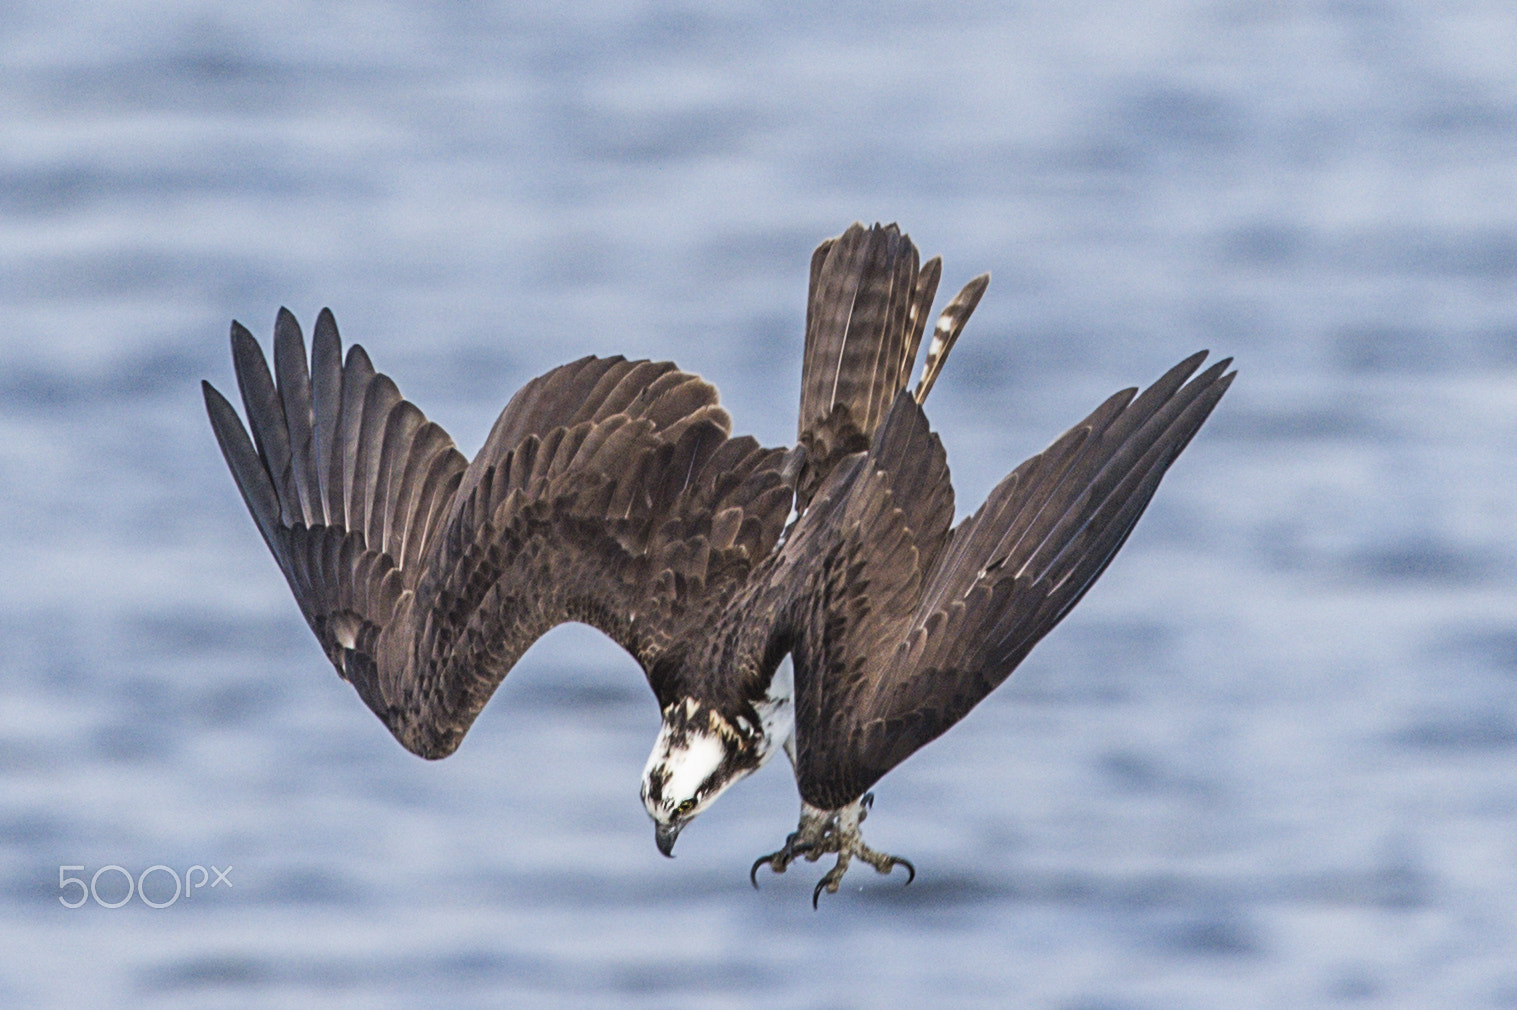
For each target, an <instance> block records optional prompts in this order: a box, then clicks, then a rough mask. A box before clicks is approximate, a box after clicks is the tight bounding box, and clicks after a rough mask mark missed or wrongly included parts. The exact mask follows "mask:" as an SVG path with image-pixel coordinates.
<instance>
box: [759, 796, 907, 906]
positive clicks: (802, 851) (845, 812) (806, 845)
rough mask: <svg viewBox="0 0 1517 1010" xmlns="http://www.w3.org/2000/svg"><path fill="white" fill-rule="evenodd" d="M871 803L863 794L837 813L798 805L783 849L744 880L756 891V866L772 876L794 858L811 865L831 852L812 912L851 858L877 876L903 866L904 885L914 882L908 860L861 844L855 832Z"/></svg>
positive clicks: (840, 878)
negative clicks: (832, 857)
mask: <svg viewBox="0 0 1517 1010" xmlns="http://www.w3.org/2000/svg"><path fill="white" fill-rule="evenodd" d="M873 803H874V793H865V794H864V795H863V796H861V797H859V798H858V799H857V800H854V801H853V802H852V803H850V804H848V805H847V806H845V807H842V808H840V809H838V810H819V809H817V808H816V807H813V806H811V805H810V804H809V803H806V802H805V801H804V800H803V801H801V823H800V824H799V826H797V827H796V829H795V831H793V832H792V833H791V834H790V837H788V838H786V839H785V847H784V848H782V849H780V850H779V851H778V852H771V853H770V854H769V855H767V856H760V857H759V858H758V860H756V861H755V862H754V864H753V869H751V870H749V871H748V879H749V880H751V881H752V882H753V886H754V887H755V888H757V887H758V871H759V867H760V866H764V865H765V864H768V866H769V869H770V870H772V871H773V872H775V873H784V872H785V870H786V869H788V868H789V866H790V864H791V863H793V862H794V861H795V859H796V857H798V856H804V857H806V861H807V862H808V863H814V862H816V861H817V860H818V859H820V858H822V857H823V856H824V855H826V854H827V853H829V852H835V853H837V857H838V861H837V863H836V864H834V865H833V867H832V869H830V870H828V871H827V872H826V874H825V875H823V877H822V879H821V880H820V881H819V882H818V883H817V885H816V890H814V891H812V892H811V907H812V908H815V907H817V901H818V900H819V899H820V898H821V896H822V891H824V890H825V891H826V892H827V893H828V894H836V893H837V890H838V886H839V885H840V884H841V883H842V882H843V874H845V873H847V872H848V866H849V864H850V863H852V862H853V857H854V856H857V857H858V858H860V859H862V860H863V861H864V862H866V863H868V864H869V865H870V866H873V867H874V868H875V870H877V871H878V872H880V873H889V872H890V871H891V870H893V869H895V868H896V867H897V866H904V867H906V873H907V877H906V883H908V884H909V883H911V882H912V881H913V880H915V879H916V875H917V871H916V867H914V866H912V865H911V861H910V860H906V859H901V858H900V857H899V856H892V855H889V854H887V853H884V852H876V851H875V850H873V849H871V848H870V847H869V846H867V845H865V844H864V836H863V834H862V833H861V832H860V831H859V825H860V824H862V823H863V822H864V818H866V817H868V816H869V808H870V806H871V805H873Z"/></svg>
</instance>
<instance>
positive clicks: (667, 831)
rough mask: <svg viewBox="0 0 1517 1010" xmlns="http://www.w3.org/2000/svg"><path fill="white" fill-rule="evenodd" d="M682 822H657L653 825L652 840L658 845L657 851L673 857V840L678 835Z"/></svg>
mask: <svg viewBox="0 0 1517 1010" xmlns="http://www.w3.org/2000/svg"><path fill="white" fill-rule="evenodd" d="M682 827H684V825H682V824H657V823H655V824H654V825H653V842H654V844H655V845H657V846H658V851H660V852H662V853H663V854H664V855H666V856H668V857H669V858H670V859H673V858H674V840H675V839H676V838H678V837H679V832H680V828H682Z"/></svg>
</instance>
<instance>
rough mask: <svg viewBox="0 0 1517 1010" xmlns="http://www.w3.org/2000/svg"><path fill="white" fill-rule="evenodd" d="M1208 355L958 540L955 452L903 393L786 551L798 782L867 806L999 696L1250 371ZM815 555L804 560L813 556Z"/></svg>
mask: <svg viewBox="0 0 1517 1010" xmlns="http://www.w3.org/2000/svg"><path fill="white" fill-rule="evenodd" d="M1203 358H1204V354H1198V355H1194V356H1192V357H1190V358H1188V359H1186V360H1185V361H1182V362H1181V363H1180V364H1178V365H1176V366H1175V367H1174V368H1173V369H1171V370H1170V371H1169V372H1167V373H1165V375H1164V376H1163V377H1161V378H1160V379H1159V380H1158V381H1157V382H1155V383H1154V384H1153V385H1152V386H1150V387H1149V388H1148V389H1147V390H1145V391H1143V392H1142V393H1141V394H1139V393H1137V392H1136V391H1135V390H1124V391H1122V392H1120V393H1117V394H1115V395H1114V396H1112V397H1110V398H1109V399H1107V400H1106V402H1104V403H1103V404H1101V405H1100V406H1099V407H1097V408H1096V410H1095V411H1094V412H1092V413H1091V415H1090V416H1089V417H1087V418H1086V419H1085V420H1084V421H1082V422H1081V423H1080V424H1078V425H1076V426H1075V427H1074V428H1071V429H1070V430H1069V431H1067V432H1065V433H1064V434H1063V435H1061V436H1060V437H1059V438H1058V439H1056V440H1055V441H1054V443H1053V444H1052V445H1050V446H1049V448H1048V449H1046V450H1044V451H1043V452H1042V453H1039V454H1038V455H1037V456H1034V457H1033V458H1031V459H1029V460H1027V461H1026V462H1025V463H1023V464H1022V465H1021V466H1019V467H1017V468H1016V469H1015V470H1014V471H1012V473H1011V474H1009V475H1008V476H1007V477H1006V478H1005V479H1004V480H1003V481H1001V483H1000V484H999V485H998V486H997V487H996V489H995V490H994V491H992V492H991V494H990V496H989V497H988V498H987V499H986V501H985V502H984V504H982V505H981V506H980V508H979V509H977V510H976V511H975V513H974V514H973V515H971V516H970V517H969V518H967V519H966V520H964V521H963V522H962V523H961V524H960V525H959V526H958V527H957V528H956V529H954V530H952V531H951V532H950V531H949V529H948V523H949V522H951V520H952V507H953V506H952V492H951V490H950V489H948V473H947V467H946V464H941V463H939V462H938V460H939V459H940V458H941V453H942V448H941V446H940V445H939V444H938V442H937V439H936V437H935V436H933V435H932V434H931V432H930V431H929V430H928V428H927V423H926V418H925V417H924V416H923V415H922V414H921V411H920V409H919V408H918V407H917V404H916V401H915V399H914V398H912V397H910V396H907V395H905V394H902V395H901V396H900V397H899V398H898V399H897V402H896V404H895V406H894V407H893V408H892V411H891V414H890V416H889V419H888V420H887V422H886V423H885V425H884V426H883V427H882V428H881V429H880V430H879V431H878V432H877V434H876V436H875V438H874V441H873V443H872V444H871V447H870V450H869V454H868V457H867V458H866V459H864V460H863V461H862V462H861V464H859V465H857V466H849V467H841V468H839V470H838V471H837V472H835V473H834V475H833V477H832V478H831V479H830V481H829V483H828V484H827V485H826V486H825V487H824V488H823V489H822V490H821V491H819V492H818V498H817V503H816V504H814V505H813V512H812V513H811V514H808V515H807V516H803V517H802V519H801V520H800V522H798V524H797V528H796V530H795V532H794V533H792V535H791V538H790V540H789V542H788V543H787V544H786V547H785V553H786V554H789V555H792V556H793V557H794V558H795V559H796V560H795V561H794V570H796V571H806V570H808V566H809V570H811V571H814V572H815V574H814V575H812V576H811V578H810V579H809V580H808V581H807V583H806V584H805V585H804V586H802V587H799V588H798V589H797V590H796V592H797V593H798V597H797V598H798V600H799V601H800V602H799V603H798V604H797V605H798V607H799V612H798V613H797V614H796V616H795V617H794V620H795V622H796V627H795V628H794V635H795V657H796V665H795V676H796V680H795V689H796V720H797V721H796V745H797V763H796V775H797V781H798V782H799V784H800V787H801V794H802V797H803V798H804V799H805V800H806V801H807V802H809V803H812V804H813V805H816V806H820V807H822V808H823V809H835V808H837V807H839V806H841V805H843V804H846V803H848V802H851V801H852V800H854V799H856V798H857V797H858V796H859V795H861V794H862V793H863V792H864V791H865V790H866V789H868V788H869V787H870V786H871V785H872V784H873V783H874V782H875V781H876V780H877V779H878V778H879V777H880V776H882V775H884V774H885V773H886V772H887V771H889V770H890V769H891V768H892V767H894V766H895V765H896V764H898V763H899V762H900V761H902V760H904V759H905V758H906V757H907V756H909V755H910V754H911V753H913V752H914V751H915V750H916V749H917V748H919V747H921V746H922V745H923V744H925V743H927V742H929V741H930V740H932V739H934V738H935V737H936V736H938V735H939V734H941V733H942V732H943V731H945V730H946V729H948V727H950V726H952V725H953V724H954V723H955V722H956V721H958V720H959V719H960V718H962V717H963V716H964V715H965V714H966V713H967V712H968V711H969V710H970V709H971V708H973V707H974V705H976V704H978V702H979V701H980V700H981V699H983V698H984V697H985V695H987V694H988V693H989V692H990V691H992V690H994V689H995V688H996V687H997V686H999V685H1000V684H1001V683H1002V682H1003V681H1004V680H1005V679H1006V677H1007V676H1008V675H1009V674H1010V673H1011V671H1012V670H1013V669H1014V668H1015V667H1016V665H1017V664H1018V663H1020V662H1021V660H1022V659H1023V658H1024V657H1025V656H1026V654H1027V653H1028V651H1029V650H1030V649H1031V648H1032V647H1033V645H1035V644H1036V643H1037V642H1038V641H1039V640H1040V639H1042V637H1043V636H1044V635H1046V634H1047V633H1048V632H1049V631H1050V630H1052V629H1053V627H1054V626H1055V625H1056V624H1057V623H1058V622H1059V621H1060V620H1061V619H1062V618H1063V617H1064V615H1065V614H1067V613H1068V612H1069V610H1070V608H1072V607H1073V606H1074V605H1075V604H1076V603H1077V602H1078V601H1079V600H1080V598H1081V597H1082V596H1083V595H1084V594H1085V592H1086V591H1087V590H1088V589H1089V588H1090V586H1091V585H1092V584H1093V583H1094V582H1095V580H1096V579H1097V578H1099V577H1100V575H1101V573H1102V572H1103V571H1105V569H1106V567H1107V565H1109V564H1110V563H1111V560H1112V558H1113V557H1114V556H1115V555H1116V553H1117V551H1118V550H1119V549H1120V548H1121V546H1122V544H1123V543H1124V542H1126V539H1127V536H1128V535H1129V534H1130V533H1131V532H1132V529H1133V526H1134V524H1135V523H1136V522H1137V520H1138V518H1139V517H1140V516H1141V515H1142V513H1143V510H1144V508H1146V506H1147V504H1148V502H1149V500H1150V499H1151V498H1152V497H1153V494H1154V492H1155V490H1156V489H1157V487H1158V484H1159V481H1160V480H1161V478H1162V477H1163V475H1164V473H1165V472H1166V471H1167V469H1168V467H1169V465H1170V464H1171V463H1172V462H1173V461H1174V459H1175V457H1176V456H1178V455H1179V453H1180V451H1181V450H1183V449H1184V447H1185V446H1186V445H1187V444H1188V443H1189V441H1190V439H1191V438H1192V437H1193V436H1194V435H1195V433H1196V431H1197V430H1198V429H1199V428H1200V426H1201V425H1202V423H1204V422H1205V420H1206V418H1207V417H1208V416H1209V415H1210V413H1211V411H1212V409H1213V408H1214V407H1215V406H1216V404H1217V401H1218V400H1219V399H1220V398H1221V396H1222V394H1223V393H1224V392H1226V390H1227V388H1228V386H1229V385H1230V384H1231V382H1232V379H1233V376H1234V375H1235V374H1236V373H1232V372H1229V371H1228V367H1229V365H1230V363H1231V362H1230V360H1223V361H1220V362H1217V363H1216V364H1214V365H1212V366H1211V367H1210V368H1207V369H1206V370H1205V371H1202V372H1200V374H1196V371H1197V369H1198V368H1199V367H1200V364H1201V362H1202V360H1203ZM802 559H806V560H802Z"/></svg>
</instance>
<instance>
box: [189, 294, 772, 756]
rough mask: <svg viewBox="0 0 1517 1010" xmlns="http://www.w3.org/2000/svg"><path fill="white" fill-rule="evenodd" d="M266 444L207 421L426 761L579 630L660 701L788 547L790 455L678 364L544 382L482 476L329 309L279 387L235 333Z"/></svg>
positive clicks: (316, 618) (285, 563)
mask: <svg viewBox="0 0 1517 1010" xmlns="http://www.w3.org/2000/svg"><path fill="white" fill-rule="evenodd" d="M232 348H233V359H234V362H235V364H236V368H237V375H238V385H239V387H240V388H241V390H242V394H243V403H244V407H245V410H246V412H247V416H248V424H249V427H250V428H251V430H252V437H251V438H249V435H248V433H247V431H246V430H245V429H244V428H243V426H242V423H241V421H240V420H239V419H238V417H237V414H236V412H235V411H234V410H233V408H232V407H231V405H230V404H228V403H227V401H226V400H225V399H224V398H223V397H222V396H221V395H220V394H219V393H218V392H216V390H215V389H214V388H212V387H211V386H210V385H209V384H206V386H205V395H206V407H207V410H208V412H209V414H210V417H211V424H212V427H213V428H214V430H215V432H216V436H217V439H218V441H219V442H220V444H221V447H222V451H223V453H224V454H225V456H226V459H227V463H228V465H229V466H230V467H231V470H232V474H233V476H234V478H235V479H236V481H237V484H238V487H239V488H240V489H241V490H242V493H243V497H244V500H245V501H246V502H247V504H248V508H249V511H250V512H252V514H253V518H254V521H255V522H256V523H257V524H258V527H259V530H260V531H261V532H262V533H263V536H264V539H265V541H266V542H267V543H268V544H269V548H270V550H271V551H272V552H273V554H274V557H275V560H276V561H278V562H279V566H280V568H281V570H283V572H284V573H285V577H286V578H287V580H288V581H289V583H290V587H291V589H292V590H293V591H294V593H295V598H296V601H297V602H298V603H299V604H300V607H301V610H302V611H303V612H304V614H305V615H306V619H307V621H308V622H309V623H310V625H311V628H312V630H313V631H314V632H315V633H316V636H317V639H318V640H319V641H320V642H321V644H322V647H323V649H325V651H326V653H327V656H328V658H330V659H331V660H332V663H333V665H334V666H335V667H336V668H337V670H338V672H339V673H340V674H341V675H342V676H343V677H344V678H345V679H347V680H348V681H350V682H351V683H352V684H353V686H354V687H355V688H356V689H357V691H358V693H359V695H360V696H361V697H362V698H363V700H364V701H365V703H367V704H368V706H369V707H370V708H371V709H372V710H373V711H374V712H375V714H377V715H378V716H379V717H380V719H381V720H383V721H384V723H385V724H386V725H387V726H388V727H389V728H390V730H391V731H392V732H393V733H394V734H395V736H396V737H397V738H398V739H399V740H400V741H401V743H403V744H404V745H405V746H406V747H407V748H409V749H410V750H412V751H414V752H415V753H417V754H421V755H422V756H425V757H442V756H445V755H447V754H449V753H451V752H452V751H453V750H454V749H456V748H457V746H458V744H459V742H460V741H461V740H462V738H463V735H464V733H465V732H466V731H467V730H468V728H469V726H470V725H471V724H472V723H473V721H474V718H475V717H476V716H477V715H478V714H479V711H480V710H481V709H482V708H483V707H484V705H485V703H486V702H487V701H488V700H489V697H490V695H491V694H492V693H493V692H494V690H495V688H496V687H497V686H498V685H499V683H500V681H501V680H502V679H503V678H504V677H505V675H506V673H507V672H508V671H509V670H510V668H511V666H512V665H513V664H514V663H515V662H516V660H517V658H519V657H520V655H521V654H522V653H523V652H525V651H526V649H527V648H528V647H529V646H530V645H531V644H532V642H534V641H535V640H536V639H537V638H538V637H540V636H541V635H542V634H544V633H545V632H547V631H548V630H549V629H551V628H553V627H555V626H556V625H558V624H561V623H564V622H566V621H582V622H584V623H587V624H590V625H592V626H594V627H596V628H599V629H600V630H602V631H604V632H605V633H606V634H608V635H610V636H611V637H612V638H613V639H614V640H616V641H617V642H618V643H619V644H621V645H622V646H623V647H624V648H626V649H627V650H628V651H629V652H631V653H632V654H633V656H635V657H636V658H637V659H638V661H639V662H640V663H641V665H642V666H643V669H644V670H645V672H647V673H648V676H649V681H650V684H651V686H652V687H653V689H654V692H655V694H656V695H658V696H659V698H660V700H661V703H664V702H666V700H667V699H669V698H671V697H672V696H673V693H675V692H677V691H678V689H679V685H678V684H676V683H673V682H672V680H671V678H673V677H676V676H677V675H678V672H679V671H678V670H677V668H673V667H670V666H669V665H667V664H662V665H661V664H659V663H658V659H659V657H660V656H661V655H662V654H663V651H664V650H665V649H666V648H667V647H668V646H669V644H670V643H671V642H675V641H678V640H679V639H680V638H681V636H683V635H685V634H686V633H687V632H688V629H690V628H692V627H694V626H697V625H698V624H699V623H700V622H702V621H703V620H704V619H705V617H706V616H707V615H708V614H709V613H711V612H712V611H713V610H715V609H717V608H719V607H720V606H721V605H722V603H723V601H724V600H725V599H726V598H727V597H728V596H729V595H730V593H731V592H732V590H733V588H734V587H735V586H737V585H739V584H741V583H742V582H743V581H745V580H746V579H747V577H748V574H749V572H750V571H751V570H752V568H753V567H754V566H755V565H756V564H757V563H758V562H759V561H760V560H762V559H763V558H764V557H766V556H767V555H768V554H769V552H770V551H771V550H772V548H773V545H774V543H775V541H776V540H777V539H778V536H779V533H780V530H781V528H782V526H783V523H784V520H785V517H786V515H787V513H788V511H789V508H790V491H789V489H788V488H787V487H785V486H784V485H783V484H782V482H781V480H780V475H779V469H778V468H779V464H780V460H781V458H782V456H783V452H782V451H781V450H770V449H763V448H761V447H760V446H758V444H757V443H756V442H754V441H753V440H752V439H751V438H738V439H733V438H729V437H728V430H729V425H730V421H729V419H728V417H727V414H726V412H725V411H724V410H722V409H721V407H720V406H719V405H718V403H717V395H716V390H715V388H714V387H712V386H711V385H710V384H709V383H706V382H704V381H703V380H701V379H700V378H699V377H697V376H693V375H689V374H687V373H684V372H681V371H679V370H678V369H676V368H675V367H674V366H673V365H672V364H669V363H653V362H646V361H639V362H629V361H626V360H624V359H621V358H609V359H602V358H593V357H592V358H583V359H581V360H579V361H576V362H572V363H570V364H568V365H564V366H562V367H560V368H557V369H554V370H553V371H551V372H548V373H547V374H545V375H542V376H540V377H538V378H536V379H534V380H532V381H531V382H529V383H528V384H527V385H526V386H524V387H523V388H522V389H521V390H520V391H519V392H518V393H517V394H516V396H515V397H514V398H513V399H512V400H511V402H510V404H508V405H507V407H506V409H505V410H504V411H503V412H502V413H501V415H500V418H499V419H498V420H497V421H496V424H495V427H494V429H493V430H492V431H491V434H490V436H489V438H488V439H487V441H486V443H485V446H484V448H483V449H481V451H480V453H479V454H478V455H477V456H476V457H475V459H474V461H473V462H472V463H469V464H467V465H466V464H465V461H464V458H463V456H462V455H460V454H459V453H458V451H457V450H456V449H455V448H454V447H453V443H452V441H451V440H450V439H449V438H448V437H447V435H446V434H445V433H444V432H443V431H442V429H441V428H439V427H438V426H437V425H435V424H433V423H431V422H428V421H427V420H426V419H425V418H424V417H423V416H422V415H421V412H420V411H419V410H417V409H416V407H414V406H413V405H412V404H411V403H409V402H408V401H406V400H404V399H403V398H401V396H400V394H399V392H398V390H396V388H395V385H394V383H393V382H391V381H390V380H389V379H388V378H387V377H385V376H383V375H379V374H377V373H375V372H374V370H373V368H372V366H371V365H370V364H369V360H368V357H367V355H365V354H364V352H363V350H362V349H361V348H359V347H357V346H356V345H355V346H354V347H353V348H352V350H351V351H350V352H349V354H348V358H347V362H346V364H344V363H343V362H342V360H341V352H340V345H339V341H338V337H337V329H336V326H335V324H334V323H333V321H332V317H331V314H330V313H329V312H326V311H323V312H322V314H321V317H320V318H319V319H318V321H317V325H316V330H315V333H314V339H313V348H312V359H311V366H310V368H309V369H307V367H306V364H305V347H304V341H303V338H302V336H301V334H300V329H299V326H298V324H297V323H296V322H295V319H294V317H293V316H291V315H290V314H289V313H288V312H285V311H281V312H280V315H279V320H278V323H277V324H276V328H275V342H274V359H275V367H274V373H275V375H277V383H276V381H275V377H274V376H273V375H271V374H270V372H269V369H268V366H267V364H266V362H265V360H264V358H263V354H262V351H261V350H260V349H259V347H258V344H257V342H256V341H255V340H254V339H253V337H252V336H251V335H250V334H248V332H247V331H246V330H244V329H243V328H242V327H240V326H238V325H236V324H233V331H232Z"/></svg>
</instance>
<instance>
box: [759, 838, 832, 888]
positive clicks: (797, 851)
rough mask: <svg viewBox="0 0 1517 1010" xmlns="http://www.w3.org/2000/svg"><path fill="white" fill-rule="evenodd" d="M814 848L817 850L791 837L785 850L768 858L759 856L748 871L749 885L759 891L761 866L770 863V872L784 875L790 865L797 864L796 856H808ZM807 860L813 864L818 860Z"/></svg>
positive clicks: (811, 858) (813, 858)
mask: <svg viewBox="0 0 1517 1010" xmlns="http://www.w3.org/2000/svg"><path fill="white" fill-rule="evenodd" d="M814 848H816V846H815V845H812V844H811V843H810V842H801V843H799V844H797V843H796V841H795V836H794V835H791V836H790V838H789V839H787V840H786V842H785V847H784V848H783V849H780V850H779V851H778V852H771V853H769V855H767V856H759V857H758V859H756V860H754V861H753V866H752V867H751V868H750V869H749V870H748V881H749V883H751V884H753V889H754V890H755V891H757V890H758V889H759V886H758V871H759V867H760V866H763V865H764V864H765V863H768V864H769V869H770V871H772V872H774V873H784V872H785V870H786V869H788V868H789V866H790V864H791V863H793V862H795V857H796V856H803V855H806V854H807V853H809V852H811V850H812V849H814ZM807 858H809V859H810V860H811V861H812V862H815V861H816V859H817V857H816V856H808V857H807Z"/></svg>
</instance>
